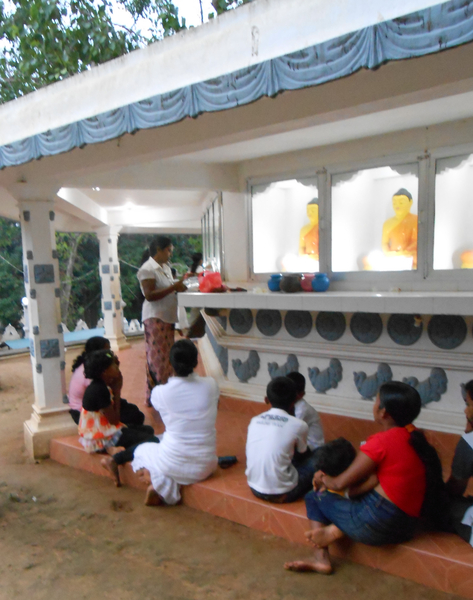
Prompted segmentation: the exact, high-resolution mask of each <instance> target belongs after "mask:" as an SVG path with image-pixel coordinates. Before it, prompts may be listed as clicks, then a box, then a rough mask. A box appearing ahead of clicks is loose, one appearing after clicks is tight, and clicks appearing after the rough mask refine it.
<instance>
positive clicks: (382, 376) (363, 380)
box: [353, 363, 393, 400]
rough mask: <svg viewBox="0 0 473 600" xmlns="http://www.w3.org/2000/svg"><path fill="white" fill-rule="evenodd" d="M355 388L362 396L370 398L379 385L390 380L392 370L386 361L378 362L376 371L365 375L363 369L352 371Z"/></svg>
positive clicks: (375, 392)
mask: <svg viewBox="0 0 473 600" xmlns="http://www.w3.org/2000/svg"><path fill="white" fill-rule="evenodd" d="M353 376H354V380H355V385H356V389H357V390H358V391H359V393H360V395H361V397H362V398H365V399H366V400H372V399H373V398H374V397H375V396H376V394H377V393H378V389H379V387H380V386H381V385H382V384H383V383H386V382H387V381H391V380H392V378H393V372H392V370H391V367H390V366H389V365H388V364H387V363H379V365H378V369H377V370H376V373H374V374H373V375H369V376H368V375H366V373H365V372H364V371H355V372H354V373H353Z"/></svg>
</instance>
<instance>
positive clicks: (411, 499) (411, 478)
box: [360, 427, 426, 517]
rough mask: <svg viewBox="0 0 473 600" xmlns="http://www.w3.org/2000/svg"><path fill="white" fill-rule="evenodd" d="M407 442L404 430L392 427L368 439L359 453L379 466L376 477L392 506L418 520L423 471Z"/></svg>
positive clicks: (408, 434) (407, 438)
mask: <svg viewBox="0 0 473 600" xmlns="http://www.w3.org/2000/svg"><path fill="white" fill-rule="evenodd" d="M409 438H410V433H409V432H408V431H407V429H406V428H405V427H393V428H392V429H388V430H387V431H382V432H381V433H376V434H375V435H371V436H370V437H369V438H368V440H367V441H366V444H363V446H362V447H361V448H360V450H361V451H362V452H363V453H364V454H366V456H368V457H369V458H371V460H373V461H374V462H375V463H376V464H377V465H378V468H377V469H376V475H377V476H378V479H379V483H380V484H381V487H382V488H383V490H384V491H385V492H386V495H387V497H388V498H389V499H390V500H391V502H392V503H393V504H395V505H396V506H397V507H398V508H400V509H401V510H403V511H404V512H405V513H407V514H408V515H410V516H411V517H418V516H419V515H420V510H421V508H422V503H423V502H424V495H425V485H426V482H425V467H424V465H423V463H422V461H421V460H420V458H419V456H418V454H417V453H416V451H415V450H414V448H412V446H411V445H410V444H409Z"/></svg>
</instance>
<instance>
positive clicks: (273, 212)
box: [251, 178, 319, 273]
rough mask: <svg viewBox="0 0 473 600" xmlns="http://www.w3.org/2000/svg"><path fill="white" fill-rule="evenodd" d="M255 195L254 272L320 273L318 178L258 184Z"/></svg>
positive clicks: (253, 214) (252, 191)
mask: <svg viewBox="0 0 473 600" xmlns="http://www.w3.org/2000/svg"><path fill="white" fill-rule="evenodd" d="M251 195H252V220H253V240H252V244H253V272H254V273H274V272H275V271H276V272H278V271H282V272H292V273H297V272H298V273H314V272H316V271H318V270H319V224H318V214H319V213H318V193H317V184H316V179H315V178H312V179H308V178H305V179H299V180H296V179H291V180H286V181H275V182H273V183H270V184H267V185H255V186H252V189H251ZM310 203H311V204H310Z"/></svg>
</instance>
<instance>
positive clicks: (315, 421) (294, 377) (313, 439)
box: [288, 371, 324, 450]
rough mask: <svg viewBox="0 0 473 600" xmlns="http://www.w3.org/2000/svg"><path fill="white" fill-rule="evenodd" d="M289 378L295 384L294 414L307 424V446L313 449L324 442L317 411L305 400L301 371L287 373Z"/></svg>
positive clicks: (303, 378) (303, 380)
mask: <svg viewBox="0 0 473 600" xmlns="http://www.w3.org/2000/svg"><path fill="white" fill-rule="evenodd" d="M288 377H289V379H290V380H291V381H293V382H294V383H295V385H296V390H297V401H296V403H295V405H294V416H296V417H297V418H298V419H302V421H305V422H306V423H307V425H308V426H309V433H308V435H307V446H308V447H309V450H315V449H316V448H318V447H319V446H322V444H323V443H324V431H323V429H322V423H321V421H320V417H319V413H318V412H317V411H316V410H315V408H314V407H313V406H311V405H310V404H309V403H308V402H307V401H306V400H304V396H305V377H304V375H302V373H298V372H297V371H293V372H292V373H289V375H288Z"/></svg>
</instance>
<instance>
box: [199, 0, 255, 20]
mask: <svg viewBox="0 0 473 600" xmlns="http://www.w3.org/2000/svg"><path fill="white" fill-rule="evenodd" d="M250 2H253V0H212V6H213V7H214V9H215V12H216V13H217V15H221V14H222V13H224V12H227V11H228V10H233V9H234V8H238V7H239V6H242V5H243V4H249V3H250ZM211 17H213V15H209V18H211Z"/></svg>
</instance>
